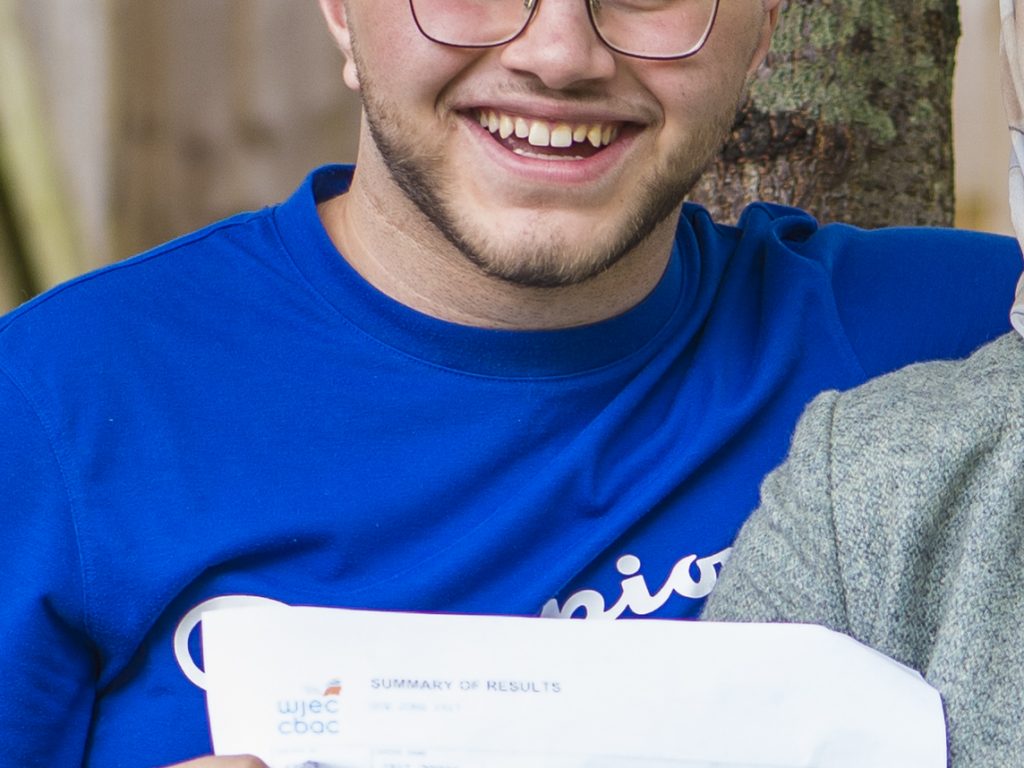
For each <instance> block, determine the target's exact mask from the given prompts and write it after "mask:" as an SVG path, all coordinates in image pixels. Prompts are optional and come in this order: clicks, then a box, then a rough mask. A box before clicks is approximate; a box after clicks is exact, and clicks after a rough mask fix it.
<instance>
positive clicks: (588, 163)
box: [463, 117, 635, 187]
mask: <svg viewBox="0 0 1024 768" xmlns="http://www.w3.org/2000/svg"><path fill="white" fill-rule="evenodd" d="M463 123H464V125H465V127H466V129H467V131H468V133H469V134H470V136H471V137H472V139H473V140H474V142H475V143H476V144H477V145H479V146H480V147H481V149H482V150H483V151H484V152H485V153H486V154H487V155H488V157H489V158H490V159H491V161H492V162H494V163H495V164H497V165H498V166H500V167H501V168H502V169H503V170H505V171H506V172H507V173H510V174H512V175H514V176H518V177H519V178H522V179H523V180H525V181H529V182H531V183H533V184H551V185H558V186H563V187H564V186H567V185H569V186H575V185H583V184H593V183H595V182H598V181H608V180H609V178H610V176H611V175H612V174H613V172H614V171H615V170H616V169H618V168H621V167H623V164H624V156H625V154H626V152H627V151H628V150H629V147H630V146H631V145H632V143H633V139H634V136H635V134H634V133H632V132H631V131H624V132H623V133H622V134H620V135H619V136H618V138H616V139H615V141H613V142H612V143H611V144H609V145H608V146H606V147H605V148H604V149H602V150H601V151H600V152H598V153H596V154H594V155H592V156H590V157H585V158H581V159H579V160H569V159H562V158H558V159H554V160H548V159H545V158H540V157H527V156H524V155H519V154H516V153H515V152H512V151H511V150H509V149H507V148H506V147H505V146H504V145H503V144H500V143H499V142H498V141H497V140H495V138H494V137H493V136H492V135H491V133H490V132H489V131H487V130H486V129H484V128H483V127H482V126H481V125H480V123H479V122H478V121H476V120H473V119H472V118H470V117H465V118H464V119H463Z"/></svg>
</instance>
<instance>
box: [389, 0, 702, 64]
mask: <svg viewBox="0 0 1024 768" xmlns="http://www.w3.org/2000/svg"><path fill="white" fill-rule="evenodd" d="M583 1H584V2H585V3H586V5H587V18H589V19H590V26H591V28H592V29H593V30H594V34H595V35H597V39H598V40H600V41H601V43H602V44H603V45H604V46H605V47H606V48H608V49H609V50H612V51H614V52H615V53H620V54H622V55H623V56H630V57H632V58H634V59H647V60H649V61H677V60H679V59H688V58H689V57H691V56H694V55H695V54H697V53H699V52H700V50H701V49H702V48H703V47H704V44H705V43H707V41H708V38H709V37H710V36H711V30H712V29H713V28H714V26H715V19H717V18H718V5H719V2H720V1H721V0H714V6H713V7H712V9H711V18H710V20H709V21H708V25H707V27H706V28H705V29H704V33H703V34H702V35H701V36H700V39H699V40H698V41H697V42H696V43H695V44H694V45H693V47H692V48H691V49H690V50H688V51H686V52H685V53H677V54H673V55H671V56H653V55H650V54H644V53H633V52H631V51H626V50H623V49H622V48H619V47H617V46H615V45H612V44H611V43H609V42H608V41H607V40H606V39H605V37H604V35H602V34H601V30H600V29H599V28H598V26H597V20H596V19H595V18H594V6H595V5H596V4H599V3H600V0H583ZM540 3H541V0H523V5H525V6H526V7H527V9H529V11H530V12H529V14H527V16H526V20H525V21H524V22H523V25H522V26H521V27H520V28H519V30H518V31H517V32H516V33H515V34H512V35H509V36H508V37H506V38H504V39H503V40H499V41H497V42H496V43H473V44H469V45H466V44H460V43H449V42H447V41H445V40H438V39H437V38H436V37H432V36H431V35H428V34H427V32H426V30H424V29H423V25H422V24H421V23H420V20H419V17H418V16H417V15H416V3H415V0H409V11H410V12H411V13H412V18H413V21H414V22H416V28H417V29H418V30H419V31H420V34H421V35H423V36H424V37H425V38H427V40H430V41H431V42H434V43H437V44H438V45H445V46H448V47H449V48H497V47H498V46H501V45H507V44H508V43H511V42H512V41H513V40H515V39H516V38H517V37H519V36H520V35H522V34H523V32H525V31H526V28H527V27H528V26H530V22H531V21H533V17H534V16H536V15H537V8H538V6H539V5H540Z"/></svg>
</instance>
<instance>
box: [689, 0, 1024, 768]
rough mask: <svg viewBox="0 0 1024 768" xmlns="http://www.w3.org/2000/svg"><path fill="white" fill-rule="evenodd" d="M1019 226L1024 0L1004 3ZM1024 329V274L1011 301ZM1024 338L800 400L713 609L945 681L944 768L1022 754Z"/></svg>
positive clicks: (1022, 210)
mask: <svg viewBox="0 0 1024 768" xmlns="http://www.w3.org/2000/svg"><path fill="white" fill-rule="evenodd" d="M1000 5H1001V11H1002V17H1003V51H1004V53H1005V54H1006V57H1005V59H1004V61H1005V62H1006V67H1005V75H1006V77H1005V80H1004V93H1005V95H1006V104H1007V108H1008V112H1009V115H1010V123H1011V129H1012V130H1011V136H1012V139H1013V146H1014V155H1015V162H1014V164H1013V168H1012V169H1011V177H1010V190H1011V205H1010V207H1011V210H1012V212H1013V218H1014V223H1015V225H1016V226H1017V229H1018V234H1019V235H1020V236H1024V226H1021V225H1022V224H1024V177H1022V175H1021V170H1020V160H1021V159H1024V140H1022V139H1024V133H1022V130H1024V66H1022V64H1024V0H1001V3H1000ZM1013 314H1014V325H1015V327H1016V328H1017V329H1018V331H1021V332H1024V285H1022V290H1021V291H1020V292H1019V293H1018V301H1017V304H1016V306H1015V307H1014V311H1013ZM1022 381H1024V340H1022V339H1021V338H1020V336H1019V335H1018V334H1016V333H1010V334H1007V335H1006V336H1004V337H1003V338H1001V339H999V340H997V341H995V342H993V343H992V344H989V345H987V346H986V347H985V348H983V349H981V350H979V351H978V352H977V353H975V354H974V355H972V356H971V357H970V358H969V359H967V360H964V361H957V362H935V363H928V364H925V365H915V366H911V367H909V368H907V369H906V370H903V371H899V372H898V373H894V374H892V375H890V376H885V377H883V378H880V379H878V380H876V381H873V382H870V383H868V384H866V385H864V386H863V387H859V388H857V389H855V390H853V391H852V392H846V393H837V392H829V393H825V394H823V395H822V396H821V397H819V398H818V399H816V400H815V401H814V403H813V404H812V406H811V407H810V408H808V410H807V413H806V415H805V416H804V418H803V419H802V420H801V422H800V426H799V427H798V429H797V432H796V435H795V437H794V439H793V447H792V450H791V452H790V455H789V458H788V459H787V461H786V463H785V464H784V465H783V466H782V467H781V468H779V469H778V470H776V471H775V472H773V473H772V474H771V475H770V476H769V477H768V479H767V480H766V481H765V484H764V488H763V496H762V502H761V507H760V508H759V509H758V511H757V512H756V513H755V514H754V516H753V517H751V519H750V522H749V523H748V524H747V525H746V526H745V527H744V529H743V532H742V533H741V535H740V538H739V539H738V542H737V546H736V554H735V555H734V557H733V559H732V561H731V562H730V563H729V566H728V567H727V568H726V569H725V572H724V574H723V578H722V582H721V586H720V587H719V589H718V590H716V592H715V595H714V597H713V598H712V600H711V601H710V603H709V604H708V610H707V612H706V616H707V618H711V619H720V620H729V619H733V620H746V621H796V622H808V623H820V624H825V625H827V626H829V627H831V628H833V629H835V630H837V631H840V632H846V633H848V634H850V635H852V636H853V637H855V638H857V639H858V640H860V641H861V642H864V643H867V644H869V645H871V646H873V647H875V648H878V649H879V650H881V651H883V652H885V653H887V654H889V655H890V656H893V657H894V658H896V659H898V660H899V661H902V662H903V663H905V664H907V665H909V666H911V667H913V668H915V669H917V670H918V671H919V672H921V673H922V674H923V675H924V676H925V678H926V679H927V680H928V681H929V682H930V683H931V684H932V685H934V686H935V687H936V688H938V690H939V691H940V692H941V693H942V695H943V699H944V701H945V705H946V714H947V720H948V736H949V757H950V765H951V766H952V768H966V767H967V766H990V765H1022V764H1024V731H1022V730H1021V727H1020V724H1021V720H1022V718H1024V694H1022V691H1024V643H1022V642H1021V626H1022V625H1024V570H1022V568H1021V555H1022V552H1024V483H1022V482H1021V478H1022V476H1024V387H1022V386H1021V383H1022Z"/></svg>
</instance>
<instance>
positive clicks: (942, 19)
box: [690, 0, 994, 227]
mask: <svg viewBox="0 0 1024 768" xmlns="http://www.w3.org/2000/svg"><path fill="white" fill-rule="evenodd" d="M712 34H714V33H712ZM959 35H960V25H959V17H958V11H957V2H956V0H899V1H898V2H893V0H783V5H782V12H781V15H780V21H779V28H778V30H777V31H776V35H775V39H774V41H773V44H772V51H771V53H770V54H769V56H768V59H767V61H766V62H765V65H764V66H763V67H762V69H761V70H760V71H759V73H758V75H757V76H756V78H755V80H754V82H753V83H752V85H751V88H750V93H749V96H748V99H747V101H746V104H745V105H744V107H743V108H742V109H741V111H740V114H739V116H738V118H737V121H736V124H735V126H734V128H733V131H732V134H731V136H730V137H729V140H728V142H727V143H726V145H725V147H724V149H723V151H722V153H721V155H720V156H719V158H718V160H717V161H716V162H715V164H714V165H713V166H712V168H710V169H709V170H708V172H707V173H706V174H705V176H704V178H703V179H702V180H701V182H700V183H699V184H698V186H697V187H696V188H695V189H694V191H693V193H692V194H691V195H690V199H693V200H695V201H697V202H701V203H704V204H705V205H707V206H708V207H709V208H711V209H713V210H714V211H715V212H716V213H717V215H718V216H720V217H721V218H722V219H723V220H727V221H734V220H735V219H736V218H737V217H738V215H739V212H740V211H741V210H742V208H743V206H744V205H745V204H746V203H748V202H750V201H752V200H768V201H773V202H780V203H786V204H789V205H796V206H799V207H801V208H805V209H807V210H809V211H810V212H811V213H812V214H814V215H815V216H817V217H818V218H819V219H820V220H822V221H836V220H841V221H848V222H851V223H855V224H859V225H861V226H866V227H877V226H885V225H890V224H936V225H950V224H952V221H953V202H954V200H953V150H952V125H951V116H950V110H951V92H952V77H953V65H954V58H955V53H956V43H957V40H958V38H959ZM978 87H994V86H992V85H991V84H990V83H979V85H978Z"/></svg>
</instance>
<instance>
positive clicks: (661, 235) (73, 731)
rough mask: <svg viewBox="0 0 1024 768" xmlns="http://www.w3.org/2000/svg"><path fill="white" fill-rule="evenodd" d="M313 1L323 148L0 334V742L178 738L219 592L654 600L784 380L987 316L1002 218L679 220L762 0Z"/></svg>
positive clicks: (730, 108) (899, 348)
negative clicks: (273, 182)
mask: <svg viewBox="0 0 1024 768" xmlns="http://www.w3.org/2000/svg"><path fill="white" fill-rule="evenodd" d="M321 6H322V8H323V11H324V14H325V16H326V18H327V22H328V25H329V27H330V30H331V32H332V34H333V35H334V37H335V38H336V39H337V42H338V45H339V46H340V48H341V51H342V54H343V57H344V65H343V73H342V75H343V77H344V80H345V82H346V83H347V84H348V85H349V87H352V88H355V89H358V90H359V91H360V93H361V95H362V99H363V104H364V116H365V119H364V121H363V128H362V143H361V148H360V153H359V160H358V163H357V168H358V170H356V171H355V172H354V173H353V171H352V170H351V169H348V168H337V167H332V168H325V169H321V170H319V171H316V172H314V173H313V174H312V175H311V176H310V178H309V179H308V180H307V182H306V183H305V184H304V185H303V186H302V187H301V188H300V189H299V190H298V191H297V192H296V193H295V195H294V196H293V197H292V198H291V199H290V200H288V201H287V202H285V203H284V204H282V205H280V206H277V207H275V208H271V209H268V210H265V211H262V212H259V213H253V214H246V215H243V216H239V217H236V218H233V219H230V220H228V221H226V222H222V223H220V224H217V225H214V226H212V227H209V228H207V229H205V230H203V231H201V232H198V233H196V234H193V235H190V236H188V237H185V238H183V239H181V240H178V241H176V242H174V243H171V244H168V245H166V246H164V247H162V248H158V249H156V250H155V251H152V252H150V253H147V254H144V255H142V256H140V257H138V258H136V259H133V260H130V261H128V262H125V263H122V264H119V265H116V266H114V267H111V268H109V269H106V270H103V271H100V272H98V273H95V274H92V275H89V276H86V277H84V278H81V279H79V280H77V281H74V282H72V283H70V284H68V285H66V286H63V287H61V288H59V289H57V290H56V291H53V292H51V293H49V294H47V295H46V296H43V297H41V298H40V299H38V300H36V301H34V302H31V303H29V304H28V305H26V306H24V307H22V308H21V309H19V310H17V311H16V312H14V313H12V314H11V315H9V316H8V317H7V318H6V319H5V320H3V322H2V325H0V430H2V433H0V472H2V473H3V475H2V478H0V493H2V494H3V497H2V499H0V509H3V510H4V512H5V514H4V524H5V535H4V537H3V544H2V545H0V546H2V548H3V552H2V558H0V562H2V563H3V565H2V566H0V575H2V576H3V577H5V578H4V583H6V584H7V585H8V597H7V599H6V600H5V601H4V602H3V606H2V608H0V626H2V627H3V637H4V643H5V647H4V655H3V658H4V661H3V662H0V671H2V672H3V676H4V683H5V684H4V687H3V692H2V693H0V743H3V744H4V751H5V759H6V760H9V761H11V762H12V763H14V764H22V763H27V764H48V765H71V764H78V763H85V764H90V765H149V766H152V765H160V764H166V763H172V762H174V761H180V760H184V759H187V758H191V757H194V756H196V755H201V754H203V753H206V752H208V751H209V748H210V747H209V737H208V733H207V727H206V720H205V708H204V701H203V691H202V689H201V687H200V686H201V684H202V672H201V670H200V669H199V666H198V664H197V662H196V659H197V658H198V652H199V649H198V647H197V644H198V641H197V638H196V635H197V633H195V632H194V631H193V630H194V628H195V625H196V623H197V621H198V616H199V614H200V612H201V611H202V610H204V609H213V608H216V607H218V606H222V605H231V604H238V603H240V602H245V601H252V600H276V601H280V602H285V603H293V604H325V605H336V606H348V607H357V608H359V607H363V608H379V609H403V610H432V611H455V612H484V613H516V614H526V615H538V614H540V615H544V616H564V617H568V616H585V617H587V618H592V619H601V618H617V617H635V616H651V615H654V616H662V617H665V616H678V617H685V616H694V615H696V613H697V612H698V610H699V608H700V605H701V603H702V599H703V598H704V597H705V596H706V595H707V594H708V592H709V591H710V590H711V588H712V586H713V585H714V583H715V581H716V579H717V572H718V570H717V569H718V567H719V566H720V564H721V563H722V562H723V561H724V560H725V558H726V556H727V554H728V551H729V547H730V545H731V542H732V539H733V536H734V534H735V532H736V530H737V529H738V528H739V526H740V524H741V523H742V521H743V520H744V518H745V517H746V515H747V513H748V511H749V510H750V509H751V508H753V506H754V503H755V500H756V494H757V486H758V483H759V482H760V480H761V478H762V476H763V475H764V473H765V472H766V471H768V470H769V469H770V468H771V467H772V466H774V465H775V464H776V463H777V462H778V461H779V460H780V459H781V457H782V455H783V453H784V452H785V447H786V445H787V443H788V439H789V435H790V433H791V430H792V427H793V424H794V423H795V421H796V418H797V416H798V414H799V413H800V411H801V409H802V407H803V406H804V404H805V403H806V402H807V401H808V400H809V399H810V398H811V397H813V396H814V395H815V394H817V393H818V392H819V391H821V390H822V389H826V388H830V387H832V388H847V387H851V386H854V385H856V384H859V383H861V382H862V381H864V380H865V379H866V378H868V377H869V376H873V375H876V374H880V373H884V372H886V371H889V370H892V369H894V368H896V367H898V366H901V365H903V364H905V363H908V362H912V361H915V360H919V359H925V358H935V357H958V356H963V355H966V354H967V353H969V352H970V351H971V350H973V349H974V348H975V347H976V346H978V345H979V344H980V343H982V342H983V341H986V340H988V339H990V338H992V337H994V336H995V335H997V334H999V333H1001V332H1002V331H1003V330H1005V328H1006V327H1007V321H1006V319H1005V310H1004V309H1003V307H1004V305H1005V302H1006V301H1008V297H1009V289H1008V288H1007V287H1006V286H1007V285H1008V284H1009V282H1010V281H1011V280H1012V279H1014V278H1015V276H1016V274H1017V273H1018V272H1019V270H1020V264H1019V258H1020V257H1019V252H1018V250H1017V248H1016V245H1015V244H1014V243H1013V242H1012V241H1010V240H1008V239H1004V238H996V237H987V236H980V235H968V234H963V233H953V232H938V231H934V230H918V231H909V230H898V231H887V232H878V233H866V232H861V231H858V230H855V229H852V228H849V227H844V226H829V227H822V228H819V227H818V225H817V224H816V223H815V222H814V221H813V220H812V219H811V218H810V217H809V216H807V215H806V214H804V213H802V212H800V211H797V210H794V209H790V208H780V207H773V206H767V205H756V206H753V207H752V208H751V209H749V210H748V211H747V213H746V214H745V216H744V218H743V220H742V221H741V223H740V226H739V227H724V226H720V225H717V224H715V223H714V222H712V221H711V220H710V218H709V216H708V215H707V213H706V212H704V211H703V210H702V209H700V208H699V207H696V206H689V205H688V206H686V207H684V208H683V209H682V213H681V215H680V206H681V201H682V198H683V196H684V195H685V193H686V191H687V190H688V189H689V187H690V185H691V184H692V183H693V181H694V179H695V178H696V177H697V175H698V174H699V173H700V170H701V169H702V167H703V166H704V164H705V163H706V162H707V161H708V159H709V158H710V157H711V156H712V155H713V154H714V153H715V151H716V149H717V147H718V145H719V143H720V142H721V140H722V138H723V136H724V133H725V132H726V130H727V129H728V127H729V125H730V121H731V120H732V118H733V113H734V111H735V109H736V106H737V104H738V103H739V102H740V100H741V97H742V94H743V91H744V87H745V84H746V81H747V79H748V78H749V77H750V75H751V73H752V72H753V71H754V69H755V68H756V67H757V65H758V63H759V62H760V61H761V59H762V57H763V56H764V53H765V51H766V49H767V47H768V44H769V38H770V35H771V32H772V28H773V26H774V24H775V21H776V15H777V13H778V0H729V2H721V3H719V2H717V1H716V0H666V1H665V2H661V3H656V4H645V5H643V6H642V9H641V10H638V8H637V7H636V6H635V4H633V3H629V2H625V1H620V0H603V1H602V2H601V3H591V2H586V1H585V0H535V1H534V2H527V3H523V2H522V0H500V1H497V2H496V1H495V0H488V1H487V2H481V1H480V0H458V1H456V2H453V1H452V0H412V2H409V0H322V2H321ZM939 310H941V311H939Z"/></svg>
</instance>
